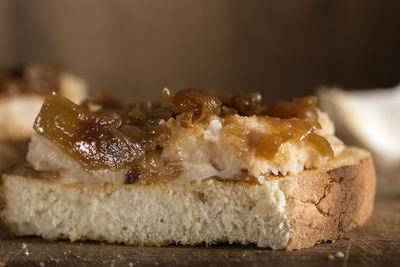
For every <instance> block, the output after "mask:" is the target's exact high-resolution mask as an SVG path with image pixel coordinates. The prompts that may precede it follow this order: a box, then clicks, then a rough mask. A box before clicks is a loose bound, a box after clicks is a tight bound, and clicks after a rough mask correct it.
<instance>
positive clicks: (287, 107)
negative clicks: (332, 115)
mask: <svg viewBox="0 0 400 267" xmlns="http://www.w3.org/2000/svg"><path fill="white" fill-rule="evenodd" d="M316 105H317V99H316V97H315V96H310V97H303V98H296V99H294V100H293V102H286V101H282V102H278V103H277V104H275V105H273V106H271V107H268V108H266V109H264V110H263V111H262V112H261V113H260V115H267V116H270V117H276V118H280V119H290V118H300V119H312V120H317V119H318V114H317V110H316Z"/></svg>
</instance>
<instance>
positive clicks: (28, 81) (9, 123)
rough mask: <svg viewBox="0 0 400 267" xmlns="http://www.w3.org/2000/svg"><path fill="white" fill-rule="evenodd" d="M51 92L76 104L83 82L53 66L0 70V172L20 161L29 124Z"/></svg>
mask: <svg viewBox="0 0 400 267" xmlns="http://www.w3.org/2000/svg"><path fill="white" fill-rule="evenodd" d="M52 91H55V92H57V93H58V94H60V95H62V96H64V97H67V98H69V99H71V100H72V101H74V102H75V103H79V102H80V101H82V100H83V99H84V98H86V95H87V88H86V84H85V82H84V81H83V80H82V79H81V78H78V77H77V76H75V75H72V74H70V73H67V72H65V71H62V70H61V69H60V68H58V67H56V66H53V65H28V66H25V67H21V68H18V69H15V70H12V71H0V172H1V171H3V170H4V169H6V168H7V167H9V166H10V165H12V163H15V162H17V161H18V160H20V159H21V158H22V159H23V158H24V157H25V154H26V145H27V143H28V140H29V138H30V136H31V135H32V134H33V133H34V131H33V128H32V124H33V122H34V120H35V117H36V115H37V113H38V112H39V110H40V107H41V105H42V103H43V99H44V97H45V96H46V95H47V94H49V93H51V92H52Z"/></svg>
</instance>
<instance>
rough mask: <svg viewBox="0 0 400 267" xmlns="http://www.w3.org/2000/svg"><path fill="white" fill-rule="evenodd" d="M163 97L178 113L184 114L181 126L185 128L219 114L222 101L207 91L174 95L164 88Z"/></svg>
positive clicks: (192, 91) (186, 91) (180, 92)
mask: <svg viewBox="0 0 400 267" xmlns="http://www.w3.org/2000/svg"><path fill="white" fill-rule="evenodd" d="M162 93H163V96H164V98H165V99H166V100H167V102H168V103H169V104H170V105H171V106H172V108H174V109H175V110H176V111H178V112H180V113H183V114H184V118H183V119H182V120H181V124H182V126H184V127H188V126H190V125H193V124H195V123H196V122H200V121H202V120H203V119H205V118H206V117H208V116H210V115H212V114H219V113H220V110H221V105H222V103H221V101H220V100H219V98H218V97H216V96H213V95H212V94H210V93H209V92H207V91H204V90H200V89H185V90H181V91H179V92H177V93H176V94H172V93H171V92H170V91H169V89H168V88H164V89H163V91H162Z"/></svg>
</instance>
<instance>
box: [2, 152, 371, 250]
mask: <svg viewBox="0 0 400 267" xmlns="http://www.w3.org/2000/svg"><path fill="white" fill-rule="evenodd" d="M349 157H350V158H352V160H350V161H349V160H347V159H348V158H349ZM342 158H344V160H342V159H341V158H340V157H339V158H337V159H335V161H334V162H333V163H331V164H328V165H327V166H325V167H324V168H323V169H318V170H313V171H305V172H303V173H301V174H300V175H295V176H292V177H282V178H280V179H279V180H280V183H279V187H280V190H281V191H282V192H284V194H285V198H286V202H287V206H288V208H287V211H288V214H287V216H288V218H289V221H290V224H291V227H292V230H293V231H292V233H291V236H290V238H289V241H288V243H287V245H286V247H285V249H288V250H291V249H300V248H306V247H312V246H313V245H315V244H318V243H320V242H324V241H328V240H335V239H337V238H339V237H341V236H343V234H344V233H346V232H347V231H350V230H351V229H353V228H354V227H356V226H358V225H361V224H363V223H364V222H365V221H366V220H367V218H368V217H369V216H370V214H371V213H372V210H373V201H374V194H375V183H376V181H375V180H376V176H375V170H374V165H373V161H372V157H371V155H370V154H369V153H368V152H366V151H363V150H360V149H356V148H347V149H346V151H345V152H344V155H342ZM12 179H20V180H21V181H25V182H28V183H42V186H47V187H51V186H54V184H57V182H54V181H47V180H46V179H45V178H43V179H42V178H32V177H21V175H18V174H14V175H4V176H2V178H1V184H0V209H1V218H2V219H3V221H4V223H5V224H6V225H7V226H8V227H9V229H10V231H11V232H12V233H13V234H14V235H17V236H18V235H24V234H25V233H21V232H20V231H19V229H18V227H17V226H16V224H15V223H13V222H12V221H11V220H10V218H9V215H8V211H7V210H8V209H9V207H8V205H9V204H8V203H7V197H6V196H7V192H6V185H5V183H8V182H9V181H11V180H12ZM269 180H272V179H267V180H266V182H265V183H269V182H270V181H269ZM273 180H276V179H273ZM58 186H59V185H58ZM62 186H63V187H64V189H65V190H74V192H78V193H79V194H80V193H82V194H85V192H89V191H90V192H92V193H93V192H94V193H107V192H110V191H118V190H132V188H133V187H136V190H138V189H139V190H140V189H141V188H143V189H145V188H146V189H149V188H156V189H155V190H157V191H159V192H161V193H162V192H164V191H165V192H166V194H168V192H171V191H174V190H175V191H176V192H178V191H181V192H182V191H185V190H186V191H191V192H198V193H199V194H203V193H206V192H207V190H209V189H210V187H214V188H218V187H219V188H221V187H229V188H230V189H229V190H230V191H235V190H242V191H243V192H246V191H250V190H251V189H254V188H255V187H258V188H259V190H263V189H262V187H263V185H262V184H254V183H253V184H252V183H249V182H241V181H239V182H232V181H216V180H211V181H209V182H202V183H195V182H194V183H187V184H168V183H158V184H153V185H140V184H137V185H136V184H133V185H123V184H107V185H105V186H95V185H92V186H89V187H88V186H87V185H81V184H68V185H62ZM257 190H258V189H257ZM260 201H262V199H260ZM56 238H69V239H71V240H78V239H79V240H85V239H86V240H104V241H107V242H124V243H126V244H131V245H142V246H143V245H145V246H152V245H155V246H160V245H167V244H171V243H180V242H179V241H176V240H164V241H161V242H149V241H148V240H143V241H142V242H138V241H130V240H117V239H112V238H107V237H105V238H99V236H90V235H86V236H68V235H60V236H57V237H52V238H51V239H56ZM226 241H229V240H225V239H218V240H204V242H197V241H196V242H190V241H189V242H186V243H185V244H190V245H196V244H199V243H205V244H215V243H217V242H226ZM239 243H241V244H244V245H245V244H247V243H248V242H239Z"/></svg>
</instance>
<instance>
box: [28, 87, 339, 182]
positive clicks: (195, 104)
mask: <svg viewBox="0 0 400 267" xmlns="http://www.w3.org/2000/svg"><path fill="white" fill-rule="evenodd" d="M162 93H163V95H164V97H165V99H166V100H167V102H168V103H169V105H170V106H172V109H173V110H171V109H170V108H168V107H165V106H162V105H160V104H157V103H150V102H144V103H136V104H131V105H128V106H125V107H124V106H123V105H121V104H120V103H119V102H117V101H116V100H114V99H112V98H111V97H109V96H108V95H106V94H103V93H100V94H99V95H98V96H97V98H96V99H95V100H92V101H86V102H84V103H83V104H82V106H78V105H75V104H74V103H72V102H70V101H69V100H67V99H65V98H63V97H60V96H58V95H56V94H55V93H53V94H52V95H50V96H48V97H47V98H46V99H45V102H44V104H43V106H42V109H41V111H40V113H39V115H38V116H37V118H36V121H35V124H34V128H35V130H36V132H37V133H38V134H40V135H43V136H45V137H47V138H48V139H50V140H51V141H53V142H54V143H56V144H58V145H59V146H61V147H62V148H64V149H65V150H66V151H67V152H68V153H70V154H71V155H72V156H73V157H74V158H75V159H77V160H78V161H79V162H80V163H81V164H82V165H83V166H84V167H86V168H87V169H97V168H126V169H127V170H129V171H128V172H127V174H126V180H125V183H126V184H130V183H134V182H135V183H152V182H154V181H155V180H157V179H158V178H157V177H159V173H160V171H162V173H163V177H174V176H177V175H178V174H179V173H180V171H181V169H180V167H179V166H176V165H175V166H174V165H171V164H169V163H166V162H163V160H161V157H160V154H161V152H162V150H163V145H164V144H165V142H166V141H167V140H169V139H170V138H171V130H170V129H169V128H168V127H166V126H165V125H164V122H166V121H167V120H169V119H170V118H174V117H175V116H177V115H179V114H180V116H181V117H180V121H181V126H183V127H189V126H194V125H196V124H198V123H201V122H202V121H204V120H205V119H206V118H207V117H209V116H211V115H218V116H221V117H224V118H225V122H230V123H227V126H226V127H227V128H226V130H227V132H228V133H230V134H232V135H234V136H238V137H240V138H241V140H247V141H248V142H250V143H249V145H248V146H247V147H246V148H245V149H249V147H252V148H254V147H255V153H256V156H259V157H263V158H266V159H273V158H274V157H275V155H276V153H277V152H278V150H279V148H280V146H281V145H282V144H283V143H285V142H288V141H290V140H294V141H295V142H304V143H306V144H310V145H311V146H314V147H315V149H316V150H317V151H319V153H320V154H321V155H323V156H329V157H331V156H333V152H332V148H331V146H330V144H329V143H328V141H327V140H326V139H325V138H323V137H322V136H320V135H318V134H316V133H315V130H317V129H320V128H321V126H320V125H319V123H318V122H317V119H318V114H317V110H316V107H315V105H316V99H315V98H313V97H308V98H301V99H295V100H294V101H293V102H280V103H278V104H276V105H274V106H272V107H269V108H263V107H262V106H261V95H260V94H259V93H252V94H243V95H237V96H234V97H232V98H230V99H229V100H223V101H221V100H220V99H219V98H217V97H215V96H213V95H211V94H210V93H208V92H207V91H203V90H198V89H186V90H182V91H179V92H177V93H175V94H172V93H171V92H170V91H169V90H168V89H167V88H165V89H164V90H163V92H162ZM222 103H224V104H222ZM233 114H239V115H244V116H251V115H257V121H258V122H260V123H261V125H263V126H261V128H263V127H265V129H260V130H261V131H260V133H261V134H257V133H256V134H252V136H250V135H251V134H250V131H249V130H248V129H247V128H246V127H243V126H242V125H244V124H241V123H235V122H234V120H235V119H236V120H242V119H243V117H241V116H232V115H233ZM261 114H262V115H261ZM242 137H245V138H242ZM246 138H247V139H246ZM244 142H245V143H246V141H244Z"/></svg>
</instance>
